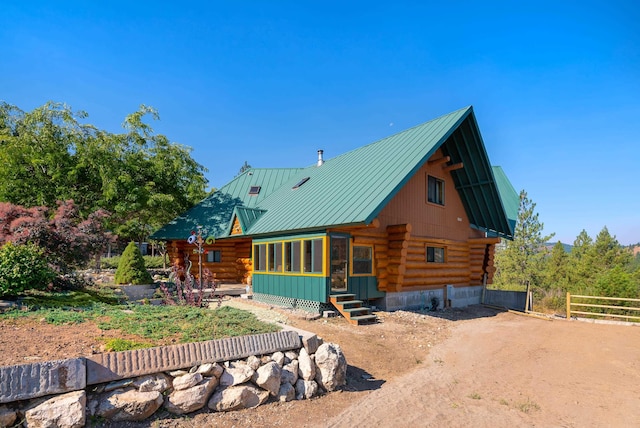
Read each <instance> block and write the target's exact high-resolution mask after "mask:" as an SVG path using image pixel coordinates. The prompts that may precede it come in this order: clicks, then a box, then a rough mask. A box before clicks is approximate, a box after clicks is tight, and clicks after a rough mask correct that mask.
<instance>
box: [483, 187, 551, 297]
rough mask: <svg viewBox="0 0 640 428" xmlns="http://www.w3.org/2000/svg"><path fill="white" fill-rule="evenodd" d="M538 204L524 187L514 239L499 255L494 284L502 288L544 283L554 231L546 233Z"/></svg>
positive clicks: (518, 287)
mask: <svg viewBox="0 0 640 428" xmlns="http://www.w3.org/2000/svg"><path fill="white" fill-rule="evenodd" d="M535 207H536V204H535V203H534V202H532V201H531V200H530V199H529V198H528V197H527V192H525V191H524V190H522V191H521V192H520V207H519V209H518V220H517V222H516V228H515V232H514V236H513V241H507V243H506V246H505V248H504V249H502V250H500V251H498V252H497V253H496V257H495V265H496V274H495V278H494V284H495V285H496V286H497V287H498V288H506V289H513V288H516V289H524V288H526V286H527V285H528V284H529V285H531V286H540V285H541V284H542V283H543V280H544V274H543V269H542V266H543V259H544V256H545V254H546V248H545V246H544V244H545V243H546V242H547V241H548V240H549V239H551V238H552V237H553V235H554V234H551V235H547V236H545V235H543V234H542V230H543V229H544V224H543V223H542V222H540V219H539V216H538V213H536V212H535Z"/></svg>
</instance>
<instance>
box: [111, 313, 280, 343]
mask: <svg viewBox="0 0 640 428" xmlns="http://www.w3.org/2000/svg"><path fill="white" fill-rule="evenodd" d="M105 315H106V317H105V318H104V319H102V320H101V321H100V322H99V323H98V327H100V328H101V329H103V330H114V329H119V330H121V331H123V332H125V333H130V334H136V335H138V336H140V337H143V338H145V339H151V340H156V341H162V340H163V339H167V338H170V337H174V336H178V337H179V341H180V342H181V343H184V342H200V341H203V340H211V339H219V338H223V337H231V336H242V335H246V334H257V333H268V332H272V331H277V330H278V328H277V327H275V326H273V325H271V324H266V323H263V322H261V321H258V319H257V318H256V317H255V315H253V314H252V313H250V312H246V311H241V310H239V309H235V308H230V307H223V308H220V309H215V310H206V309H200V308H194V307H189V306H134V307H129V310H127V311H123V310H111V311H108V312H107V313H106V314H105Z"/></svg>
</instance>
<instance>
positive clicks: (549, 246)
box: [544, 241, 573, 253]
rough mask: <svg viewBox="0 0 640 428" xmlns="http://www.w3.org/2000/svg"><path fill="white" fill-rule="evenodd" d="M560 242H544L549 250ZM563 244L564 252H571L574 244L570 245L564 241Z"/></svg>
mask: <svg viewBox="0 0 640 428" xmlns="http://www.w3.org/2000/svg"><path fill="white" fill-rule="evenodd" d="M557 243H558V241H556V242H547V243H546V244H544V246H545V247H546V248H547V250H549V251H551V250H552V249H553V247H554V245H556V244H557ZM562 246H563V247H564V252H565V253H570V252H571V249H572V248H573V245H569V244H565V243H563V244H562Z"/></svg>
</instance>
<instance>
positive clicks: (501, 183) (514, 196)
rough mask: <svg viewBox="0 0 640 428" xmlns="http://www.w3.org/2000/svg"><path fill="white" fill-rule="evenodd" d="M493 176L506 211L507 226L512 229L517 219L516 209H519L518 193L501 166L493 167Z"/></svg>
mask: <svg viewBox="0 0 640 428" xmlns="http://www.w3.org/2000/svg"><path fill="white" fill-rule="evenodd" d="M493 177H494V178H495V179H496V184H497V185H498V193H500V199H502V205H503V206H504V210H505V212H506V213H507V218H508V219H509V226H510V227H511V230H512V231H514V230H515V228H516V221H517V220H518V210H519V209H520V195H519V194H518V192H516V189H514V187H513V185H512V184H511V182H510V181H509V179H508V178H507V174H505V173H504V171H503V169H502V167H500V166H494V167H493Z"/></svg>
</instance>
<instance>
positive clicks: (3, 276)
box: [0, 242, 56, 297]
mask: <svg viewBox="0 0 640 428" xmlns="http://www.w3.org/2000/svg"><path fill="white" fill-rule="evenodd" d="M55 276H56V275H55V273H54V272H53V270H52V269H51V268H50V267H49V265H48V264H47V261H46V259H45V258H44V255H43V251H42V249H40V248H39V247H38V246H36V245H34V244H27V245H15V244H13V243H11V242H7V243H6V244H5V245H4V246H2V247H1V248H0V297H3V296H16V295H18V294H20V293H22V292H23V291H25V290H30V289H44V288H46V287H47V286H48V285H49V284H50V283H51V281H53V279H54V278H55Z"/></svg>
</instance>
